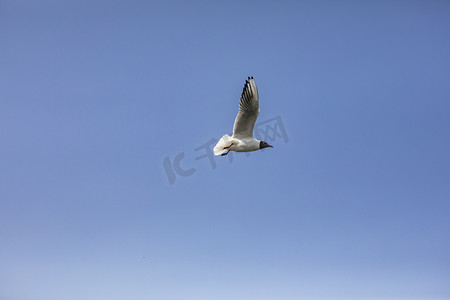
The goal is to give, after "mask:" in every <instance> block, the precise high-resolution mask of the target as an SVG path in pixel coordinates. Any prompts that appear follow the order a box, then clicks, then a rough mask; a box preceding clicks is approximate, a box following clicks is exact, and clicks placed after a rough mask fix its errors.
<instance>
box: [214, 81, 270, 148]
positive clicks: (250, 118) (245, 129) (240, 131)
mask: <svg viewBox="0 0 450 300" xmlns="http://www.w3.org/2000/svg"><path fill="white" fill-rule="evenodd" d="M258 115H259V98H258V90H257V89H256V83H255V80H254V79H253V77H251V78H250V77H249V78H248V80H246V81H245V85H244V89H243V91H242V95H241V100H240V102H239V112H238V114H237V116H236V120H235V121H234V127H233V135H232V136H229V135H228V134H225V135H224V136H223V137H222V138H221V139H220V140H219V142H218V143H217V145H216V146H215V147H214V154H215V155H226V154H228V152H229V151H236V152H250V151H256V150H259V149H262V148H265V147H272V146H270V145H269V144H267V143H266V142H263V141H260V140H257V139H255V138H254V137H253V128H254V127H255V122H256V119H257V118H258Z"/></svg>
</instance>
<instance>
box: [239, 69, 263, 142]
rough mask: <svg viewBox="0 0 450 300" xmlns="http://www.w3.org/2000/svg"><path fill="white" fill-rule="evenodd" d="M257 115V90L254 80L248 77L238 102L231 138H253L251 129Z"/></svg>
mask: <svg viewBox="0 0 450 300" xmlns="http://www.w3.org/2000/svg"><path fill="white" fill-rule="evenodd" d="M258 115H259V100H258V90H257V89H256V83H255V80H254V79H253V76H252V77H249V78H248V80H246V81H245V85H244V89H243V91H242V95H241V101H240V102H239V112H238V114H237V116H236V120H235V121H234V127H233V137H235V138H247V137H253V127H255V122H256V119H257V118H258Z"/></svg>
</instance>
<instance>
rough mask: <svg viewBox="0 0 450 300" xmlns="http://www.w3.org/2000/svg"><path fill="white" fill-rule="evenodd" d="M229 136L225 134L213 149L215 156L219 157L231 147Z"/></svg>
mask: <svg viewBox="0 0 450 300" xmlns="http://www.w3.org/2000/svg"><path fill="white" fill-rule="evenodd" d="M230 138H231V137H230V136H229V135H228V134H225V135H224V136H223V137H222V138H221V139H220V141H219V142H218V143H217V145H216V146H215V147H214V154H215V155H221V154H222V153H224V152H225V151H228V149H226V148H227V147H230V145H231V141H230Z"/></svg>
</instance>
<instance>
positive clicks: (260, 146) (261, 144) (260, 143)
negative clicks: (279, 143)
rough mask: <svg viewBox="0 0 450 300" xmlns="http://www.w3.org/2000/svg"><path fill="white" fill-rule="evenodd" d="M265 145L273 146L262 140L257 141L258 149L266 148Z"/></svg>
mask: <svg viewBox="0 0 450 300" xmlns="http://www.w3.org/2000/svg"><path fill="white" fill-rule="evenodd" d="M267 147H270V148H273V146H271V145H269V144H267V143H266V142H264V141H260V142H259V149H264V148H267Z"/></svg>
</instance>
